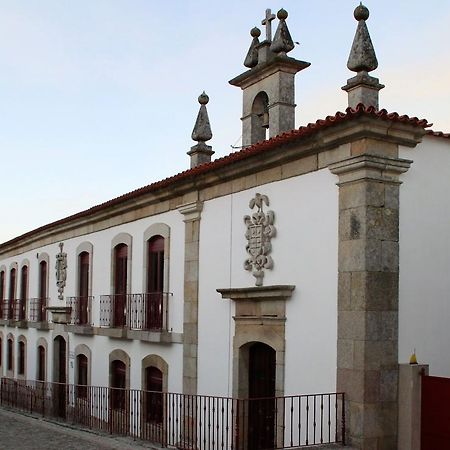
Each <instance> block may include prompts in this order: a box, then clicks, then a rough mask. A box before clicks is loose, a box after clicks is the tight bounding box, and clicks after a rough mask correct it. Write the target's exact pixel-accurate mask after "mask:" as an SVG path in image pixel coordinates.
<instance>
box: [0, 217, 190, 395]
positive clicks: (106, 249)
mask: <svg viewBox="0 0 450 450" xmlns="http://www.w3.org/2000/svg"><path fill="white" fill-rule="evenodd" d="M183 218H184V217H183V215H182V214H180V213H179V212H178V211H171V212H167V213H164V214H160V215H157V216H152V217H148V218H144V219H140V220H137V221H135V222H131V223H127V224H123V225H120V226H116V227H112V228H109V229H106V230H102V231H99V232H96V233H92V234H89V235H85V236H80V237H76V238H73V239H67V240H65V241H64V252H66V253H67V267H68V269H67V281H66V287H65V289H64V295H65V296H75V295H76V294H77V292H76V265H77V254H76V249H77V247H78V246H79V245H80V244H81V243H82V242H86V241H88V242H90V243H91V244H92V245H93V259H92V273H93V278H92V295H93V296H94V297H95V299H94V302H93V305H92V306H93V307H92V310H93V311H92V312H93V322H94V325H95V326H98V325H99V302H100V296H101V295H105V294H110V293H111V281H110V278H111V248H112V247H111V241H112V239H113V238H114V237H115V236H117V235H118V234H119V233H128V234H130V235H131V236H132V238H133V241H132V262H131V291H130V292H131V293H141V292H143V280H144V270H143V258H144V255H143V252H144V232H145V230H146V229H147V228H148V227H149V226H150V225H152V224H155V223H165V224H166V225H168V226H169V227H170V272H169V291H170V292H172V293H173V296H172V297H170V299H169V302H170V304H169V327H170V328H172V330H173V331H174V332H177V333H182V332H183V290H184V277H183V275H184V226H185V225H184V222H183ZM42 252H46V253H48V255H49V257H50V259H49V268H48V272H49V283H48V289H49V298H50V305H58V306H64V305H65V300H64V301H60V300H58V298H57V297H58V292H57V287H56V276H55V262H56V259H55V256H56V254H57V253H58V252H59V247H58V245H57V243H55V244H52V245H49V246H44V247H41V248H38V249H34V250H32V251H29V252H25V253H23V254H20V255H16V256H14V257H10V258H6V259H1V260H0V266H1V265H3V264H4V265H5V266H6V268H7V272H6V291H5V292H6V297H8V289H9V287H8V283H9V267H10V265H11V263H12V262H17V263H18V265H19V266H18V269H19V270H18V275H19V276H18V278H17V287H19V286H20V267H21V263H22V261H23V260H24V259H25V258H28V260H29V261H30V267H29V289H28V292H29V297H30V298H33V297H37V296H38V285H39V283H38V259H37V255H38V254H40V253H42ZM18 295H19V290H18V289H17V295H16V296H18ZM50 318H51V317H50ZM8 332H12V333H13V334H14V335H15V336H16V340H15V348H16V352H15V358H16V361H15V370H16V374H17V336H19V335H20V334H23V335H24V336H25V337H26V338H27V378H29V379H35V378H36V367H37V354H36V353H37V352H36V350H37V344H36V342H37V339H38V338H39V337H44V338H45V339H46V341H47V344H48V354H47V379H48V380H53V367H52V366H53V364H52V362H53V337H54V333H55V332H54V331H53V332H52V331H40V330H36V329H33V328H28V329H17V328H12V327H3V334H4V336H3V361H4V363H5V362H6V339H5V338H6V335H7V333H8ZM80 343H84V344H86V345H87V346H88V347H89V348H90V349H91V352H92V379H91V382H92V384H94V385H99V386H107V385H108V382H109V378H108V377H109V368H108V363H109V354H110V352H111V351H112V350H115V349H122V350H124V351H125V352H127V353H128V354H129V355H130V357H131V366H130V378H131V379H130V383H131V387H132V388H137V389H139V388H141V362H142V359H143V358H144V357H145V356H147V355H150V354H156V355H159V356H160V357H161V358H163V359H164V360H165V361H166V362H167V363H168V365H169V380H168V383H169V390H170V391H173V392H181V389H182V345H181V344H171V345H167V344H154V343H147V342H141V341H137V340H135V341H132V340H119V339H111V338H108V337H104V336H94V337H92V336H82V335H73V334H70V335H69V348H68V351H69V352H73V351H74V350H75V347H76V346H77V345H78V344H80ZM71 361H72V362H73V364H70V362H71ZM4 363H3V369H4V370H3V373H5V369H6V368H5V364H4ZM73 365H74V360H73V359H69V381H70V382H73V381H74V367H72V366H73Z"/></svg>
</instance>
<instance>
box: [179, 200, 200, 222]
mask: <svg viewBox="0 0 450 450" xmlns="http://www.w3.org/2000/svg"><path fill="white" fill-rule="evenodd" d="M202 210H203V202H200V201H198V200H197V201H195V202H190V203H185V204H184V205H181V206H179V207H178V211H179V212H180V213H181V214H183V215H184V221H185V222H189V221H192V220H199V219H200V217H201V213H202Z"/></svg>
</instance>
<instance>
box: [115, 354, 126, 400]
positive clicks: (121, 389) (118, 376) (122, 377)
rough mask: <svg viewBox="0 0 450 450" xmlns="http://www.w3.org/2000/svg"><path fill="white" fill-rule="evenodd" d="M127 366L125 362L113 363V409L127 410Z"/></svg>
mask: <svg viewBox="0 0 450 450" xmlns="http://www.w3.org/2000/svg"><path fill="white" fill-rule="evenodd" d="M126 370H127V368H126V365H125V363H124V362H122V361H119V360H117V359H116V360H114V361H112V363H111V387H112V388H113V389H112V393H111V406H112V408H113V409H125V405H126V401H125V398H126V392H125V387H126Z"/></svg>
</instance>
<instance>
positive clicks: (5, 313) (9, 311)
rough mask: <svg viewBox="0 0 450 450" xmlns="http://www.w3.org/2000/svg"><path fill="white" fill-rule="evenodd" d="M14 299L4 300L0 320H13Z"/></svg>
mask: <svg viewBox="0 0 450 450" xmlns="http://www.w3.org/2000/svg"><path fill="white" fill-rule="evenodd" d="M15 302H16V299H14V298H11V299H8V298H5V299H4V300H3V304H2V318H3V319H5V320H13V319H14V303H15Z"/></svg>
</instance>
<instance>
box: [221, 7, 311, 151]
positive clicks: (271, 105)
mask: <svg viewBox="0 0 450 450" xmlns="http://www.w3.org/2000/svg"><path fill="white" fill-rule="evenodd" d="M287 17H288V13H287V11H285V10H284V9H280V11H278V13H277V18H278V20H279V23H278V27H277V30H276V32H275V36H274V37H273V40H272V28H271V22H272V20H274V19H275V15H273V14H271V11H270V9H268V10H267V11H266V16H265V19H264V20H263V21H262V24H263V25H265V26H266V39H265V40H264V41H262V42H260V41H259V36H260V35H261V31H260V30H259V29H258V28H256V27H255V28H253V29H252V30H251V31H250V35H251V36H252V38H253V40H252V43H251V45H250V48H249V50H248V53H247V56H246V58H245V61H244V65H245V66H246V67H248V68H249V70H247V71H246V72H244V73H242V74H241V75H238V76H237V77H235V78H233V79H232V80H231V81H230V84H232V85H233V86H237V87H240V88H241V89H242V91H243V108H242V118H241V120H242V146H244V147H246V146H249V145H252V144H255V143H256V142H259V141H262V140H264V139H266V138H267V131H266V130H268V137H273V136H276V135H278V134H280V133H283V132H285V131H289V130H292V129H294V128H295V106H296V105H295V80H294V78H295V74H296V73H297V72H300V71H301V70H303V69H305V68H307V67H308V66H309V65H310V63H307V62H304V61H299V60H297V59H295V58H291V57H289V56H287V53H288V52H290V51H291V50H293V48H294V42H293V40H292V38H291V35H290V33H289V30H288V27H287V24H286V19H287Z"/></svg>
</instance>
